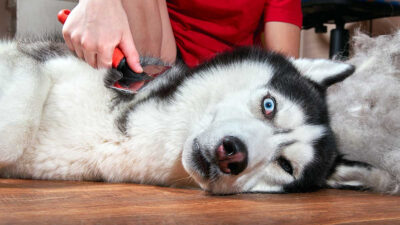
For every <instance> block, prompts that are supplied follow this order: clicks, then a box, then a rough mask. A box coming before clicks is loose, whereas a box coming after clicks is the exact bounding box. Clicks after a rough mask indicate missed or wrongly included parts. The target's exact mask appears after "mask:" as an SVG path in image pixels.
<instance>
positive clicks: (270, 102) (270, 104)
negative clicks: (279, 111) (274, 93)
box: [263, 97, 275, 115]
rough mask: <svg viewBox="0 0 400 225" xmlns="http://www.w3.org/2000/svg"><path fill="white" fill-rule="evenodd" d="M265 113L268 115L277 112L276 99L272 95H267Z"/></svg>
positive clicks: (264, 103)
mask: <svg viewBox="0 0 400 225" xmlns="http://www.w3.org/2000/svg"><path fill="white" fill-rule="evenodd" d="M263 105H264V113H265V114H266V115H271V114H273V113H274V112H275V100H274V99H273V98H272V97H267V98H265V99H264V102H263Z"/></svg>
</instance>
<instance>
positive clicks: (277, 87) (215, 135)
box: [182, 48, 354, 194]
mask: <svg viewBox="0 0 400 225" xmlns="http://www.w3.org/2000/svg"><path fill="white" fill-rule="evenodd" d="M353 71H354V67H353V66H351V65H348V64H345V63H341V62H334V61H330V60H321V59H320V60H306V59H299V60H294V59H287V58H285V57H283V56H281V55H279V54H275V53H270V52H266V51H263V50H259V49H249V48H243V49H239V50H236V51H234V52H231V53H226V54H222V55H219V56H217V57H216V58H214V59H213V60H211V61H210V62H208V63H205V64H204V65H201V66H199V67H198V68H196V69H194V71H193V73H194V74H196V76H194V78H193V79H194V81H195V82H196V86H197V87H198V90H199V91H197V92H194V93H193V96H192V97H193V98H192V99H195V101H196V105H195V106H194V109H193V110H195V111H201V113H199V115H201V116H199V117H198V118H193V119H194V120H196V121H193V122H194V124H195V125H194V126H193V127H192V129H191V133H190V137H189V138H188V140H187V141H186V143H185V146H184V151H183V155H182V161H183V165H184V168H185V170H186V171H187V172H188V173H189V174H190V175H191V176H192V177H193V178H194V179H195V181H196V182H197V183H198V184H199V185H200V186H201V187H202V188H203V189H205V190H208V191H210V192H212V193H218V194H228V193H237V192H304V191H312V190H315V189H318V188H320V187H323V186H325V185H326V184H327V178H328V176H330V175H331V174H332V172H333V170H334V167H335V165H337V159H338V157H339V153H338V151H337V149H336V144H335V138H334V135H333V133H332V130H331V127H330V125H329V116H328V109H327V106H326V102H325V90H326V88H327V87H328V86H329V85H331V84H333V83H336V82H339V81H341V80H343V79H345V78H346V77H347V76H349V75H350V74H352V73H353Z"/></svg>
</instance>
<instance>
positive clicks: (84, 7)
mask: <svg viewBox="0 0 400 225" xmlns="http://www.w3.org/2000/svg"><path fill="white" fill-rule="evenodd" d="M63 36H64V39H65V42H66V44H67V46H68V48H69V49H70V50H71V51H74V52H75V53H76V55H77V56H78V57H79V58H81V59H84V60H85V61H86V62H88V63H89V64H90V65H91V66H92V67H95V68H98V67H100V68H103V67H105V68H110V67H111V63H112V54H113V52H114V49H115V48H116V47H119V48H120V49H121V50H122V52H123V53H124V55H125V57H126V59H127V62H128V65H129V66H130V67H131V68H132V69H133V70H134V71H135V72H142V71H143V69H142V67H141V66H140V63H139V54H138V52H137V50H136V47H135V43H134V41H133V38H132V34H131V31H130V28H129V23H128V19H127V15H126V13H125V10H124V8H123V6H122V3H121V0H80V1H79V4H78V5H77V6H76V7H75V8H74V9H73V10H72V12H71V14H70V15H69V16H68V19H67V21H66V22H65V25H64V27H63Z"/></svg>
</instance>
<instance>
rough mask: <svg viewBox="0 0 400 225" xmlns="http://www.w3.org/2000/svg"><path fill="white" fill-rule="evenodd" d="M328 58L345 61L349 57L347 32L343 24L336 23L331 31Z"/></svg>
mask: <svg viewBox="0 0 400 225" xmlns="http://www.w3.org/2000/svg"><path fill="white" fill-rule="evenodd" d="M330 42H331V43H330V48H329V58H331V59H332V58H334V57H335V58H336V59H339V60H346V59H347V58H348V57H349V31H348V30H346V29H344V23H341V22H336V29H333V30H331V40H330Z"/></svg>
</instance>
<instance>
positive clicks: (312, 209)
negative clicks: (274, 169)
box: [0, 179, 400, 224]
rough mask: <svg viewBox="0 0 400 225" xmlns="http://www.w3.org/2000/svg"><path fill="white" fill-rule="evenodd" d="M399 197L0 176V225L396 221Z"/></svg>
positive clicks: (398, 215)
mask: <svg viewBox="0 0 400 225" xmlns="http://www.w3.org/2000/svg"><path fill="white" fill-rule="evenodd" d="M399 206H400V197H399V196H387V195H380V194H371V193H367V192H356V191H339V190H322V191H319V192H315V193H302V194H239V195H227V196H213V195H209V194H207V193H204V192H203V191H200V190H187V189H176V188H166V187H155V186H146V185H137V184H107V183H96V182H71V181H38V180H14V179H0V224H396V223H397V224H400V207H399Z"/></svg>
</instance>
